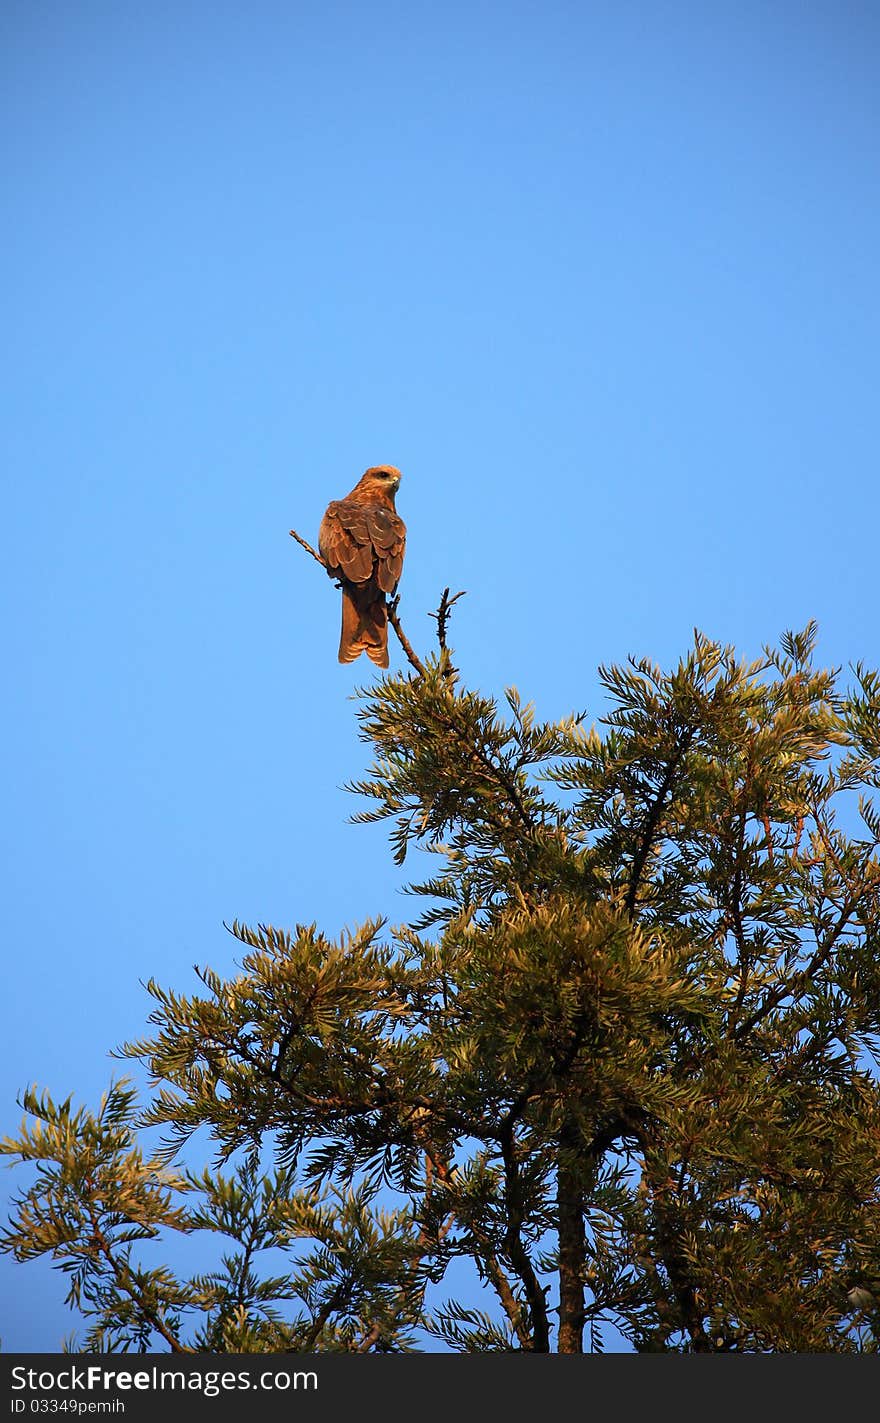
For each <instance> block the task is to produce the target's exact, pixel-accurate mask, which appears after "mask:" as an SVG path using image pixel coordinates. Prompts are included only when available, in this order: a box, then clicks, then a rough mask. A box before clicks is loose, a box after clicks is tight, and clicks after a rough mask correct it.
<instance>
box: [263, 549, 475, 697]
mask: <svg viewBox="0 0 880 1423" xmlns="http://www.w3.org/2000/svg"><path fill="white" fill-rule="evenodd" d="M290 537H291V538H292V539H296V541H297V543H298V544H299V545H300V547H301V548H304V549H305V551H306V553H310V554H311V555H312V558H313V559H314V560H315V562H316V563H320V565H321V567H322V568H323V569H325V570H327V571H328V572H329V569H327V564H326V563H325V561H324V559H323V558H322V557H321V555H320V554H319V553H318V551H317V549H313V548H312V545H311V544H310V543H309V542H308V540H307V539H304V538H303V537H302V535H301V534H298V533H297V531H296V529H291V530H290ZM448 591H449V590H448V589H447V592H448ZM458 596H461V595H460V594H459V595H458ZM454 601H455V600H454V599H453V602H454ZM399 602H400V598H399V597H397V598H393V599H392V601H391V602H390V603H389V604H388V621H389V622H390V624H391V626H392V627H393V628H394V631H395V632H396V634H397V640H398V642H399V643H400V645H401V647H402V648H403V650H404V652H405V653H406V657H407V660H408V661H409V663H410V664H411V666H413V667H414V668H415V669H416V671H417V672H418V673H419V676H424V672H425V668H424V664H423V663H422V662H420V661H419V658H418V657H417V655H416V653H415V652H414V651H413V647H412V643H411V642H410V640H409V638H408V637H407V635H406V633H405V632H404V630H403V628H402V627H401V625H400V619H399V617H398V616H397V605H398V603H399Z"/></svg>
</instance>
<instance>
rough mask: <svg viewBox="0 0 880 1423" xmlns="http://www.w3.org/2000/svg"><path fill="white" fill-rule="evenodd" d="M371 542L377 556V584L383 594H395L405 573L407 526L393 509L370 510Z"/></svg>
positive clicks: (373, 508) (376, 508) (380, 507)
mask: <svg viewBox="0 0 880 1423" xmlns="http://www.w3.org/2000/svg"><path fill="white" fill-rule="evenodd" d="M368 513H369V520H368V523H369V530H370V542H371V544H372V545H373V552H374V554H375V556H376V582H377V583H378V584H379V587H380V588H381V589H382V592H383V593H393V592H394V590H395V588H396V587H397V585H398V583H399V582H400V575H401V573H402V572H403V555H404V550H405V549H406V525H405V524H404V522H403V520H402V519H401V517H400V515H399V514H396V513H395V512H394V510H393V509H385V508H383V507H382V506H381V505H373V507H372V508H370V509H369V511H368Z"/></svg>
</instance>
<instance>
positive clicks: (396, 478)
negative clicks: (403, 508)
mask: <svg viewBox="0 0 880 1423" xmlns="http://www.w3.org/2000/svg"><path fill="white" fill-rule="evenodd" d="M400 477H401V476H400V470H399V469H395V468H394V465H393V464H374V465H371V466H370V468H369V469H367V470H365V471H364V473H363V474H362V475H361V477H360V479H359V480H358V482H357V484H356V485H355V487H354V489H353V490H352V491H351V494H350V495H349V498H350V499H360V500H361V501H362V502H363V503H365V504H384V505H385V507H386V508H388V509H393V508H394V496H395V494H396V493H397V486H398V485H399V484H400Z"/></svg>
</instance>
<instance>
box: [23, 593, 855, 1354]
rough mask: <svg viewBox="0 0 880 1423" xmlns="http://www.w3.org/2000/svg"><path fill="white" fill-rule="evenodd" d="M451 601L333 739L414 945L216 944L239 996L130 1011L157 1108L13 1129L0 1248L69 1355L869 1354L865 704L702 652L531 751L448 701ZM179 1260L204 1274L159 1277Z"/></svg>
mask: <svg viewBox="0 0 880 1423" xmlns="http://www.w3.org/2000/svg"><path fill="white" fill-rule="evenodd" d="M452 601H454V600H450V599H448V596H446V597H445V599H444V604H443V605H441V610H440V623H439V632H440V638H439V641H440V649H439V653H438V655H437V656H434V657H431V658H430V659H428V660H427V662H425V663H422V662H421V661H420V660H419V659H418V658H417V657H416V656H415V654H414V653H412V649H411V647H409V644H408V643H406V642H405V639H404V640H403V641H404V646H405V649H406V650H407V652H408V656H410V661H411V663H412V667H411V669H410V670H409V671H407V672H406V673H398V674H394V675H386V676H384V677H382V678H380V679H379V680H378V681H377V682H376V683H374V684H373V685H371V686H370V687H368V688H366V689H364V690H363V691H362V692H361V693H360V694H359V705H358V712H357V715H358V717H359V721H360V730H361V735H362V738H363V740H364V741H365V742H366V743H367V744H368V745H370V746H371V747H372V749H373V758H374V760H373V765H372V768H371V769H370V770H369V772H368V774H367V775H366V776H365V778H363V779H360V780H357V781H355V782H354V783H353V784H352V786H351V789H352V790H353V791H354V792H355V793H356V794H357V795H358V796H359V797H361V798H362V799H363V802H364V808H363V809H362V810H361V811H360V812H359V813H358V815H357V816H356V817H355V818H357V819H360V820H362V821H377V820H385V821H387V822H388V824H389V827H390V842H391V847H392V850H393V855H394V858H395V860H396V862H397V863H398V864H402V863H403V862H404V860H405V859H406V856H407V854H408V853H409V852H410V851H411V850H412V849H413V848H416V847H417V848H419V849H421V850H426V851H428V852H430V854H431V855H432V856H433V857H434V861H433V863H434V864H435V865H436V873H434V874H433V875H430V876H429V877H428V878H426V879H423V880H422V881H421V882H418V883H415V884H413V885H411V886H410V889H411V891H412V893H413V894H414V895H416V896H418V897H419V899H420V901H421V914H420V917H418V918H416V919H415V920H414V922H412V923H409V924H404V925H400V926H397V927H393V928H392V927H389V926H388V925H386V924H385V923H383V922H375V921H373V922H368V923H365V924H364V925H363V926H362V927H360V928H359V929H358V930H357V931H356V932H353V933H351V934H347V935H345V936H343V937H342V938H341V939H339V940H336V941H334V940H332V939H330V938H328V937H326V936H325V935H324V934H322V933H321V932H320V930H319V929H318V928H317V926H316V925H314V924H312V925H297V926H296V928H295V929H294V930H293V931H292V932H287V931H285V930H281V929H277V928H273V927H271V926H269V925H259V926H256V927H247V926H245V925H243V924H239V923H237V922H236V923H234V924H233V925H232V926H231V930H232V933H233V934H234V935H235V936H236V938H237V940H238V941H240V944H241V946H242V957H241V959H240V965H239V969H240V971H238V972H237V973H236V974H235V976H234V977H231V978H230V979H228V980H224V979H221V978H220V977H219V976H218V975H217V974H215V973H214V972H212V971H211V970H210V969H205V970H204V971H202V972H201V974H200V986H199V991H198V992H197V993H195V994H194V995H192V996H184V995H181V994H178V993H174V992H171V991H168V990H166V989H164V988H162V987H160V986H159V985H158V984H156V983H154V982H151V983H150V984H149V992H150V994H151V995H152V998H153V1001H154V1007H153V1011H152V1014H151V1017H150V1031H149V1034H148V1035H147V1036H145V1037H144V1038H143V1039H142V1040H140V1041H137V1042H133V1043H130V1044H128V1045H126V1046H125V1047H124V1048H122V1049H120V1050H119V1052H120V1055H121V1056H123V1057H124V1058H127V1059H130V1060H134V1061H136V1062H137V1063H139V1064H142V1065H143V1066H145V1068H146V1069H147V1072H148V1074H149V1077H150V1080H151V1082H152V1083H153V1092H152V1097H151V1099H150V1100H149V1101H148V1102H147V1103H146V1104H145V1105H144V1106H142V1107H141V1106H139V1105H138V1103H137V1101H136V1100H135V1093H134V1090H133V1089H132V1088H131V1086H130V1085H128V1083H126V1082H125V1081H124V1080H123V1081H122V1082H120V1083H117V1084H115V1085H113V1086H112V1087H111V1088H110V1090H109V1091H108V1093H107V1095H106V1096H105V1098H104V1101H103V1103H102V1105H101V1107H100V1109H99V1110H98V1112H97V1113H95V1114H92V1113H90V1112H88V1111H87V1110H85V1109H81V1110H76V1111H75V1110H74V1109H73V1108H72V1106H71V1103H70V1101H69V1099H68V1100H67V1101H65V1102H63V1103H62V1104H60V1105H58V1104H57V1103H55V1102H53V1101H52V1099H51V1098H50V1097H49V1096H48V1095H45V1094H44V1095H40V1094H38V1093H37V1092H36V1091H29V1092H28V1093H26V1094H25V1095H24V1096H23V1098H22V1104H23V1106H24V1109H25V1111H26V1113H27V1114H28V1119H27V1120H26V1121H25V1123H24V1124H23V1125H22V1128H21V1131H20V1133H19V1135H18V1136H16V1137H14V1138H11V1139H7V1140H6V1141H5V1142H4V1143H3V1146H2V1150H3V1152H4V1153H6V1154H7V1155H9V1156H12V1157H15V1158H18V1159H20V1160H23V1161H31V1162H36V1163H37V1165H38V1170H37V1173H36V1175H35V1177H34V1179H33V1181H32V1184H30V1186H29V1187H28V1188H27V1189H24V1190H22V1192H21V1194H20V1195H19V1197H18V1198H17V1200H16V1202H15V1207H14V1212H15V1213H14V1216H13V1218H12V1219H11V1221H10V1224H9V1227H8V1229H7V1230H6V1232H5V1234H4V1236H3V1239H2V1248H4V1249H5V1250H7V1251H11V1252H13V1253H14V1255H15V1256H16V1258H18V1259H19V1260H27V1259H30V1258H34V1257H37V1256H40V1255H49V1256H51V1257H52V1258H54V1260H55V1261H56V1262H57V1263H58V1264H59V1265H60V1266H61V1268H63V1269H64V1270H65V1271H67V1273H68V1274H69V1277H70V1289H69V1296H68V1297H69V1300H70V1302H71V1304H72V1305H73V1306H75V1307H77V1308H78V1309H79V1310H80V1311H81V1312H82V1314H83V1315H84V1316H85V1318H86V1320H87V1321H88V1331H87V1334H86V1336H85V1340H84V1342H83V1345H82V1347H84V1348H87V1349H90V1350H91V1349H111V1348H112V1349H120V1348H122V1349H138V1348H166V1347H167V1348H170V1349H171V1350H175V1351H177V1350H205V1351H212V1352H224V1351H234V1352H252V1351H253V1352H259V1351H277V1350H295V1351H306V1352H311V1351H360V1352H367V1351H370V1350H378V1351H386V1352H399V1351H404V1350H412V1349H422V1350H423V1349H437V1348H442V1349H446V1348H451V1349H453V1350H463V1351H470V1352H473V1351H518V1350H519V1351H531V1352H547V1351H553V1350H558V1351H559V1352H561V1353H580V1352H583V1351H585V1350H599V1349H601V1348H602V1346H603V1334H604V1333H605V1331H606V1326H608V1325H612V1326H614V1328H615V1329H616V1330H618V1331H619V1332H620V1333H621V1334H622V1335H623V1336H624V1338H625V1339H626V1340H627V1341H628V1342H629V1345H630V1347H632V1348H633V1349H634V1350H638V1351H671V1352H710V1351H738V1352H756V1351H757V1352H761V1351H772V1352H780V1351H786V1352H791V1351H796V1352H807V1351H809V1352H815V1351H822V1352H875V1351H876V1347H877V1345H876V1340H877V1336H878V1322H880V1209H878V1207H880V1081H878V1073H877V1056H876V1053H877V1047H878V1034H880V955H878V948H880V943H878V930H880V855H878V848H880V813H878V811H877V809H876V808H875V807H874V806H873V805H872V802H871V799H870V795H871V792H872V791H874V790H876V789H877V786H878V782H880V676H878V674H877V673H875V672H872V671H870V670H867V669H866V668H864V667H861V666H858V667H856V668H854V669H853V673H852V678H851V682H852V685H851V686H850V687H848V688H846V687H843V685H842V683H841V675H840V671H839V670H838V669H835V670H816V669H815V668H814V666H813V652H814V646H815V641H816V629H815V627H814V626H813V625H810V626H809V627H808V628H807V629H806V630H805V631H804V632H802V633H799V634H787V635H786V636H784V637H783V638H782V639H781V643H780V646H779V648H778V649H772V648H768V649H765V651H764V654H763V655H762V656H761V657H760V658H759V659H758V660H757V661H754V662H751V663H745V662H743V661H741V660H740V659H738V657H737V656H736V654H735V652H734V651H733V650H732V649H731V648H728V647H723V646H720V645H719V644H717V643H716V642H713V641H710V640H709V639H707V638H706V637H704V636H702V635H699V634H697V635H696V636H695V641H694V646H693V648H692V650H691V651H690V652H689V654H688V655H687V656H686V657H685V658H683V660H682V661H681V662H680V664H679V665H678V666H677V667H676V668H675V669H674V670H673V671H671V672H664V671H662V670H661V669H660V668H658V667H655V666H653V665H652V664H651V663H649V662H647V661H640V660H638V661H637V660H632V659H631V660H630V661H629V662H628V663H626V664H625V665H623V666H612V667H608V668H603V669H600V675H601V681H602V685H603V687H604V689H605V692H606V694H607V699H608V710H607V712H606V714H605V716H604V718H603V719H602V720H601V721H600V722H599V725H598V727H593V728H587V726H586V725H585V720H584V718H583V717H581V716H570V717H567V718H565V719H563V720H561V721H559V722H555V723H550V724H547V723H541V722H539V721H538V720H537V719H536V717H535V714H534V711H533V709H532V708H531V707H530V706H528V705H524V704H523V702H522V701H521V700H520V697H519V696H518V695H517V693H516V692H515V691H513V690H510V691H508V693H507V694H506V701H505V704H504V706H503V707H501V708H500V707H499V706H498V705H497V704H496V702H495V700H493V699H492V698H491V697H488V696H484V695H481V694H480V693H479V692H477V691H473V690H470V689H468V688H467V687H466V686H464V685H463V683H462V680H461V678H460V675H459V674H458V672H457V671H456V670H455V668H454V667H453V665H452V661H451V654H450V651H449V649H448V647H447V646H446V639H445V631H446V618H447V617H448V613H449V609H450V606H451V603H452ZM392 611H393V614H394V616H393V618H392V621H393V623H395V625H397V626H398V627H399V624H397V620H396V609H393V610H392ZM155 1128H158V1129H160V1133H161V1134H162V1145H161V1146H154V1147H153V1148H151V1149H150V1150H147V1148H146V1147H145V1146H143V1147H142V1146H141V1145H140V1144H139V1143H141V1142H143V1141H146V1140H147V1139H152V1138H153V1136H155V1132H154V1131H152V1130H151V1129H155ZM200 1130H201V1131H202V1132H203V1133H204V1131H205V1130H207V1132H208V1133H209V1134H210V1138H211V1141H212V1142H213V1145H214V1147H215V1148H216V1161H215V1163H214V1164H213V1165H211V1166H210V1167H209V1168H208V1169H203V1170H196V1169H194V1168H187V1167H186V1165H185V1164H184V1162H185V1159H186V1154H187V1151H188V1149H189V1148H188V1142H189V1141H190V1138H191V1137H192V1136H193V1135H194V1134H195V1133H196V1132H199V1131H200ZM194 1231H207V1232H214V1233H215V1234H216V1235H217V1236H218V1237H219V1239H218V1256H219V1260H218V1264H217V1266H216V1268H215V1269H214V1270H212V1271H210V1272H208V1273H205V1274H198V1275H194V1276H192V1277H187V1278H178V1276H177V1275H176V1274H175V1273H174V1272H173V1271H172V1270H171V1269H170V1268H169V1267H168V1266H167V1265H162V1264H156V1263H155V1257H156V1256H157V1255H158V1256H161V1255H162V1253H163V1242H164V1243H165V1244H167V1241H168V1238H169V1236H172V1235H174V1234H175V1233H176V1232H185V1233H188V1232H194ZM267 1251H269V1252H271V1253H270V1254H269V1256H268V1257H267V1256H265V1254H264V1252H267ZM224 1252H225V1253H224ZM266 1259H268V1261H269V1264H270V1265H271V1266H272V1267H274V1268H277V1269H278V1273H276V1274H270V1273H267V1268H268V1267H267V1266H266V1265H265V1264H264V1263H263V1262H264V1261H265V1260H266ZM461 1260H464V1261H466V1262H470V1264H471V1267H472V1268H473V1270H474V1271H475V1277H476V1279H478V1280H479V1282H480V1283H481V1285H482V1291H480V1292H477V1291H476V1290H475V1291H474V1292H473V1298H479V1299H480V1300H481V1302H482V1305H483V1307H480V1308H478V1307H476V1306H475V1305H474V1304H473V1303H466V1302H463V1301H461V1300H455V1299H447V1298H446V1295H445V1292H444V1280H445V1277H446V1275H447V1271H448V1269H449V1267H450V1266H451V1265H453V1264H454V1262H457V1261H461ZM279 1261H280V1262H281V1264H280V1265H278V1264H277V1262H279ZM469 1298H470V1296H469Z"/></svg>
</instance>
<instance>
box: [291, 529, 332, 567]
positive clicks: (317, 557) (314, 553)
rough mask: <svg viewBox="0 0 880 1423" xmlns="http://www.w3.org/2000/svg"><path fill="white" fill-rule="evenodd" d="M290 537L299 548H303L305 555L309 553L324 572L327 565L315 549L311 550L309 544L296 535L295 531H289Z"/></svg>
mask: <svg viewBox="0 0 880 1423" xmlns="http://www.w3.org/2000/svg"><path fill="white" fill-rule="evenodd" d="M290 537H291V538H292V539H296V541H297V543H298V544H299V545H300V547H301V548H304V549H305V551H306V553H310V554H311V555H312V558H313V559H314V560H315V562H316V563H320V565H321V567H322V568H323V569H325V570H326V568H327V565H326V563H325V562H324V560H323V558H322V557H321V555H320V554H319V553H318V551H317V549H314V548H312V545H311V544H310V543H307V542H306V540H305V539H304V538H303V537H302V535H301V534H298V533H297V531H296V529H291V530H290Z"/></svg>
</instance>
